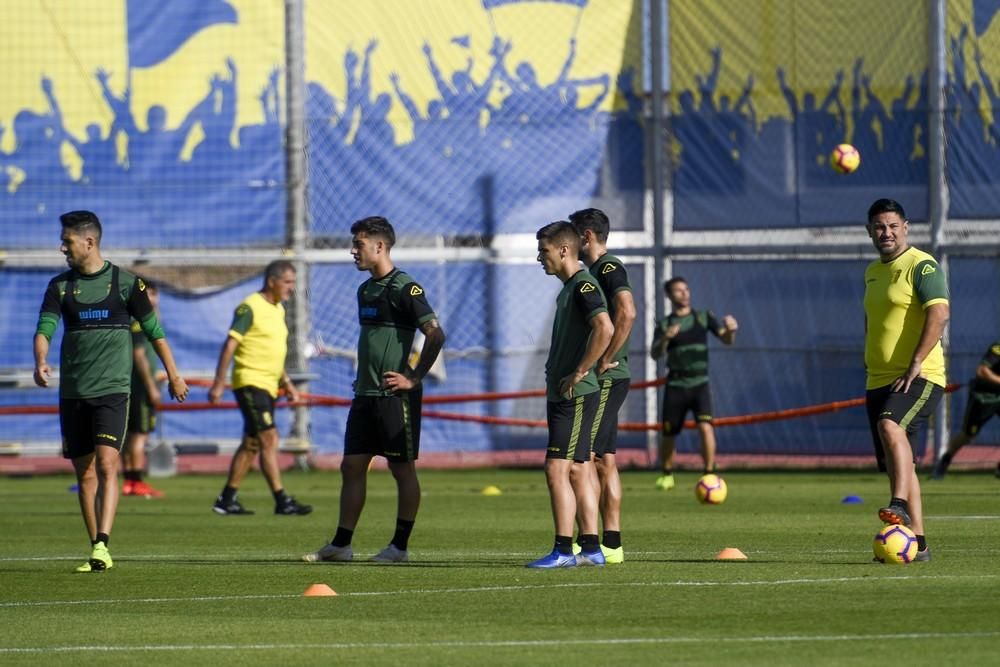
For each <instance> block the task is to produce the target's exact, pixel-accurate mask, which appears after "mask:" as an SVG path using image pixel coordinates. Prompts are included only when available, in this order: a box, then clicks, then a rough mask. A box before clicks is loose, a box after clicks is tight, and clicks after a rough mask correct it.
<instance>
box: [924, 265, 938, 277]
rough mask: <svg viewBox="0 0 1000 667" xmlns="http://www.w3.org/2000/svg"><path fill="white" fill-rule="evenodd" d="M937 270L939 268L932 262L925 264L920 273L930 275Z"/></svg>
mask: <svg viewBox="0 0 1000 667" xmlns="http://www.w3.org/2000/svg"><path fill="white" fill-rule="evenodd" d="M935 271H937V269H935V268H934V266H933V265H931V264H925V265H924V268H922V269H920V275H922V276H929V275H931V274H932V273H934V272H935Z"/></svg>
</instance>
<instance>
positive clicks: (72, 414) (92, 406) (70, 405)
mask: <svg viewBox="0 0 1000 667" xmlns="http://www.w3.org/2000/svg"><path fill="white" fill-rule="evenodd" d="M127 422H128V394H108V395H107V396H96V397H94V398H62V399H60V400H59V426H60V427H61V428H62V453H63V457H64V458H67V459H75V458H79V457H81V456H86V455H88V454H93V453H94V450H95V449H96V448H97V445H102V446H104V447H114V448H115V449H117V450H118V451H119V452H120V451H121V450H122V445H123V444H124V442H125V424H126V423H127Z"/></svg>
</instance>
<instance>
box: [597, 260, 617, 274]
mask: <svg viewBox="0 0 1000 667" xmlns="http://www.w3.org/2000/svg"><path fill="white" fill-rule="evenodd" d="M617 268H618V267H617V266H615V265H614V264H612V263H611V262H608V263H607V264H605V265H604V268H603V269H601V275H602V276H603V275H605V274H607V273H611V272H612V271H614V270H615V269H617Z"/></svg>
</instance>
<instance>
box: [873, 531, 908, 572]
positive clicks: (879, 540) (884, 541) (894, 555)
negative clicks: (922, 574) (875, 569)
mask: <svg viewBox="0 0 1000 667" xmlns="http://www.w3.org/2000/svg"><path fill="white" fill-rule="evenodd" d="M872 551H874V552H875V559H876V560H878V562H880V563H891V564H893V565H906V564H907V563H912V562H913V559H914V558H916V557H917V536H916V535H914V534H913V531H912V530H910V529H909V528H907V527H906V526H893V525H889V526H886V527H884V528H883V529H882V530H880V531H878V532H877V533H876V534H875V540H874V541H873V542H872Z"/></svg>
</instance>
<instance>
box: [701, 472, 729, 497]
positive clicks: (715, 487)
mask: <svg viewBox="0 0 1000 667" xmlns="http://www.w3.org/2000/svg"><path fill="white" fill-rule="evenodd" d="M728 493H729V488H728V487H727V486H726V480H724V479H722V478H721V477H719V476H718V475H715V474H712V473H709V474H707V475H702V477H701V479H699V480H698V483H697V484H695V485H694V495H695V497H696V498H697V499H698V502H701V503H705V504H706V505H721V504H722V503H724V502H725V501H726V495H727V494H728Z"/></svg>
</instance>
